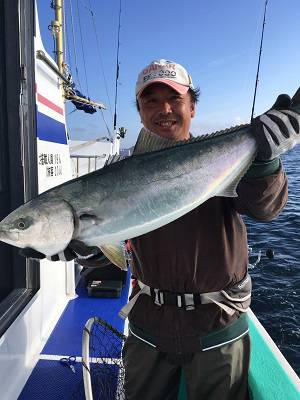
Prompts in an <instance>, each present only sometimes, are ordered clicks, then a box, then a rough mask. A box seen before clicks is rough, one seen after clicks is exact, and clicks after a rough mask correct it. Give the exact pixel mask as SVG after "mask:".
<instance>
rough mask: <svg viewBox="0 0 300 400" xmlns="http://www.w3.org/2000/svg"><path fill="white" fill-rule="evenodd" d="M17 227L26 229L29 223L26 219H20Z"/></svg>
mask: <svg viewBox="0 0 300 400" xmlns="http://www.w3.org/2000/svg"><path fill="white" fill-rule="evenodd" d="M16 225H17V228H18V229H21V230H24V229H26V228H27V224H26V221H25V220H24V219H19V220H18V221H17V224H16Z"/></svg>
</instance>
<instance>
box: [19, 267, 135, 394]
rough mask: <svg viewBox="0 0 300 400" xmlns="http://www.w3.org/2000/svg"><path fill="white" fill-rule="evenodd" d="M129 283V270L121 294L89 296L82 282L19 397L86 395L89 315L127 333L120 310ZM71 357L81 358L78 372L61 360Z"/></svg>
mask: <svg viewBox="0 0 300 400" xmlns="http://www.w3.org/2000/svg"><path fill="white" fill-rule="evenodd" d="M129 284H130V272H128V274H127V281H126V284H125V286H124V287H123V290H122V294H121V297H120V298H113V299H112V298H109V299H104V298H95V297H89V296H88V293H87V289H86V288H85V287H84V285H83V284H82V283H81V282H80V283H79V285H78V286H77V289H76V293H77V295H78V297H76V298H75V299H74V300H70V301H69V302H68V304H67V306H66V308H65V310H64V312H63V314H62V315H61V317H60V319H59V321H58V322H57V324H56V326H55V328H54V329H53V331H52V333H51V335H50V337H49V339H48V341H47V343H46V345H45V346H44V348H43V350H42V352H41V354H40V357H39V361H38V363H37V364H36V366H35V368H34V370H33V371H32V373H31V375H30V377H29V379H28V381H27V383H26V385H25V386H24V388H23V390H22V393H21V394H20V396H19V398H18V400H40V399H41V398H42V399H44V400H47V399H51V400H61V399H72V398H74V399H76V400H79V399H84V398H85V397H84V391H83V381H82V365H81V354H82V350H81V346H82V332H83V328H84V326H85V323H86V321H87V320H88V319H89V318H91V317H94V316H99V317H101V318H102V319H104V320H106V321H107V322H108V323H109V324H111V325H112V326H114V327H115V328H116V329H118V330H119V331H120V332H124V320H122V319H121V318H120V317H119V316H118V312H119V310H120V309H121V308H122V306H123V305H124V304H125V303H126V302H127V299H128V292H129ZM69 356H75V357H76V361H78V362H76V364H75V366H74V367H75V373H73V372H72V370H71V369H70V368H69V367H67V366H65V365H63V364H62V363H61V362H60V359H61V358H62V357H69ZM107 356H108V357H109V355H107Z"/></svg>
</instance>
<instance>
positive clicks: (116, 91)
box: [113, 0, 122, 132]
mask: <svg viewBox="0 0 300 400" xmlns="http://www.w3.org/2000/svg"><path fill="white" fill-rule="evenodd" d="M121 12H122V0H120V3H119V24H118V44H117V67H116V85H115V108H114V126H113V129H114V132H116V129H117V102H118V81H119V72H120V63H119V50H120V30H121Z"/></svg>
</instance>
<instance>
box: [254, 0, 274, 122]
mask: <svg viewBox="0 0 300 400" xmlns="http://www.w3.org/2000/svg"><path fill="white" fill-rule="evenodd" d="M268 1H269V0H266V1H265V10H264V18H263V24H262V30H261V38H260V48H259V55H258V63H257V71H256V80H255V87H254V96H253V103H252V111H251V119H250V120H251V121H252V120H253V117H254V107H255V101H256V92H257V86H258V80H259V79H258V78H259V69H260V60H261V53H262V46H263V40H264V31H265V25H266V14H267V5H268Z"/></svg>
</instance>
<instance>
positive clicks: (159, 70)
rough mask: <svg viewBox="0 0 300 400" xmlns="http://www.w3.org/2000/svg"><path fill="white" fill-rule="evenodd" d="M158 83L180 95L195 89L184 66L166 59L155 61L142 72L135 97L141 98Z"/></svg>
mask: <svg viewBox="0 0 300 400" xmlns="http://www.w3.org/2000/svg"><path fill="white" fill-rule="evenodd" d="M156 82H160V83H164V84H166V85H168V86H170V87H171V88H172V89H174V90H176V92H178V93H180V94H185V93H187V91H188V90H189V88H193V87H194V86H193V82H192V78H191V76H190V75H189V74H188V73H187V71H186V69H185V68H184V67H183V66H182V65H180V64H177V63H175V62H174V61H168V60H164V59H162V60H154V61H152V62H151V63H150V64H149V65H148V66H147V67H145V68H144V69H143V70H142V71H141V72H140V74H139V76H138V80H137V82H136V86H135V95H136V96H137V97H139V96H140V95H141V94H142V92H143V90H144V89H145V88H146V87H147V86H149V85H152V83H156Z"/></svg>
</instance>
